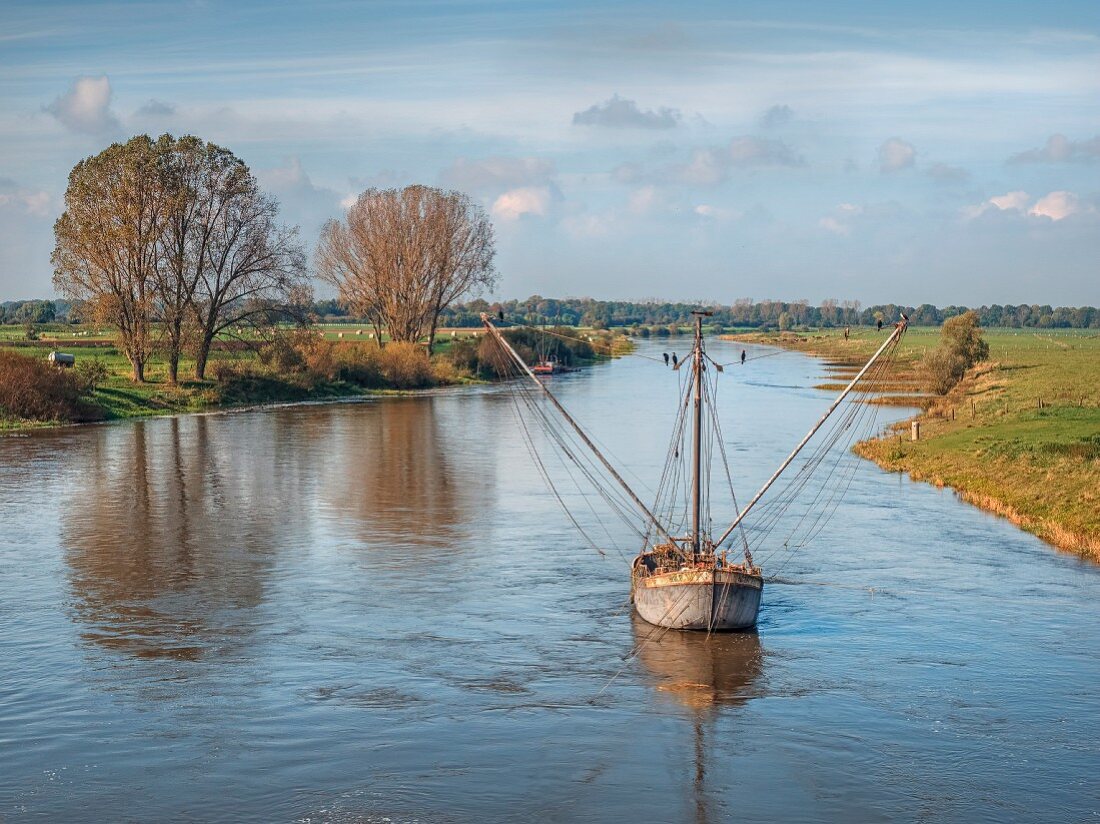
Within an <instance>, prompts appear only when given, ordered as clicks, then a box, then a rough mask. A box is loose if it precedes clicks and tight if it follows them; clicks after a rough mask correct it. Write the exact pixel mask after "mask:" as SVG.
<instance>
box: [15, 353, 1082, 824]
mask: <svg viewBox="0 0 1100 824" xmlns="http://www.w3.org/2000/svg"><path fill="white" fill-rule="evenodd" d="M676 347H679V348H680V349H681V350H686V349H687V347H688V343H687V341H686V340H683V339H681V340H677V341H673V342H671V343H667V342H666V343H665V344H664V348H666V349H671V348H676ZM660 351H661V348H660V345H659V344H656V343H653V344H649V343H647V344H643V345H642V347H641V349H640V350H639V352H640V353H641V354H650V355H653V354H659V352H660ZM711 351H712V354H714V355H715V357H716V358H718V359H719V360H726V361H732V360H734V357H735V355H737V354H739V353H740V347H735V346H734V345H732V344H722V343H714V344H712V347H711ZM764 353H765V352H764V350H751V354H753V355H759V354H764ZM821 371H822V370H821V366H820V364H819V363H817V362H815V361H813V360H810V359H808V358H806V357H803V356H801V355H798V354H794V353H787V354H783V355H779V356H776V357H768V358H759V359H756V360H750V361H749V363H748V364H746V366H745V367H743V368H742V367H739V366H738V367H732V368H730V369H729V370H727V373H726V374H725V375H724V376H723V377H722V382H721V383H720V386H721V393H722V394H721V397H720V398H719V402H720V404H721V405H722V406H721V408H722V413H721V414H722V422H723V429H724V431H725V434H726V439H727V441H728V444H729V449H730V455H731V462H732V469H733V472H734V474H735V477H736V481H737V485H738V491H739V493H740V494H741V495H742V496H744V497H747V496H748V495H749V494H751V492H752V491H753V490H754V489H755V487H756V486H757V485H759V483H760V482H762V481H763V479H764V478H766V477H767V475H768V474H769V473H770V471H771V470H772V469H773V468H774V467H775V466H776V465H777V464H778V463H779V461H780V460H781V459H782V457H783V456H784V455H785V454H786V452H787V450H788V449H789V448H790V447H791V446H792V445H793V444H794V443H795V442H796V441H797V439H798V437H800V436H801V434H802V433H803V432H804V431H805V430H806V429H807V428H808V427H809V425H810V423H812V422H813V420H815V419H816V417H817V416H818V415H819V414H820V412H821V411H822V410H823V408H824V405H825V403H826V402H827V400H828V397H829V396H828V395H827V394H825V393H822V392H819V391H816V390H813V389H811V388H809V387H811V386H812V385H813V384H814V383H816V382H818V381H819V380H820V379H821ZM678 380H680V376H679V375H678V374H677V373H672V372H671V371H668V370H665V369H664V367H663V366H661V365H658V364H657V363H655V362H653V361H651V360H647V359H645V358H636V357H628V358H623V359H621V360H617V361H615V362H612V363H608V364H603V365H599V366H597V367H594V368H591V369H588V370H585V371H582V372H578V373H575V374H571V375H567V376H562V377H556V378H554V379H553V381H554V383H553V386H554V387H555V389H556V390H557V391H558V392H559V394H560V396H561V397H562V399H563V401H564V402H565V403H566V405H567V406H568V407H569V408H570V409H571V410H573V411H574V412H575V413H576V414H577V416H578V417H579V418H580V420H582V421H583V422H584V423H585V424H586V425H587V426H588V427H589V428H590V429H591V431H592V432H593V433H595V435H596V436H597V437H598V438H599V439H600V441H601V442H602V443H603V444H605V445H606V446H607V448H608V449H609V450H610V452H611V453H613V454H614V455H616V456H617V457H618V458H619V459H620V460H621V463H622V464H623V465H624V466H625V467H626V470H627V474H628V477H629V478H631V479H634V478H639V479H641V480H640V481H639V487H640V488H641V489H642V491H643V496H648V494H649V492H650V491H651V488H652V487H653V486H654V485H655V484H656V480H657V476H658V474H659V472H660V466H661V464H662V462H663V459H664V456H665V450H666V447H667V434H668V431H669V429H670V427H671V421H672V417H673V414H674V406H675V403H676V400H675V399H676V393H677V381H678ZM508 392H509V390H508V389H507V388H506V387H499V386H496V387H485V388H467V389H458V390H448V391H443V392H438V393H434V394H428V395H424V396H420V397H412V398H382V399H377V400H372V401H368V402H363V403H348V404H333V405H325V406H299V407H288V408H281V409H269V410H260V411H251V412H240V413H234V414H219V415H208V416H194V417H183V418H174V419H160V420H150V421H144V422H136V423H123V424H118V425H108V426H94V427H80V428H72V429H65V430H54V431H44V432H38V433H33V434H31V435H29V436H15V437H5V438H0V667H2V669H0V821H4V822H15V821H23V820H28V821H30V820H42V821H77V820H79V821H112V822H115V821H185V820H186V821H194V820H201V821H256V822H274V821H288V822H320V821H334V822H359V821H364V822H494V821H531V820H538V821H561V822H572V821H624V822H673V821H692V822H718V821H733V820H739V821H776V820H784V821H808V822H809V821H835V822H849V821H861V822H862V821H866V822H874V821H922V822H940V821H943V822H949V821H952V822H953V821H966V822H975V821H1050V822H1070V821H1089V822H1092V821H1100V569H1098V568H1097V567H1095V566H1092V565H1089V564H1086V563H1084V562H1081V561H1079V560H1077V559H1075V558H1073V557H1070V556H1067V555H1064V554H1059V553H1058V552H1056V551H1054V550H1052V549H1051V548H1050V547H1048V546H1046V545H1044V544H1043V543H1041V542H1040V541H1038V540H1037V539H1035V538H1034V537H1032V536H1030V535H1027V534H1025V533H1022V532H1019V531H1017V530H1016V529H1015V528H1013V527H1012V526H1011V525H1009V524H1008V523H1006V522H1004V521H1001V520H998V519H997V518H995V517H993V516H990V515H987V514H984V513H982V512H980V511H978V510H976V509H974V508H971V507H969V506H966V505H964V504H961V503H959V502H958V501H957V500H956V499H955V497H954V496H953V495H952V493H951V492H950V491H947V490H937V489H934V488H932V487H929V486H925V485H920V484H914V483H911V482H910V481H908V480H907V479H905V478H903V477H900V476H897V475H890V474H886V473H884V472H882V471H880V470H879V469H878V468H877V467H875V466H874V465H873V464H871V463H867V462H860V463H861V465H860V467H859V470H858V472H857V473H856V475H855V480H854V481H853V483H852V485H851V488H850V489H849V490H848V494H847V497H846V499H845V503H844V504H843V506H842V507H841V508H840V510H839V512H838V513H837V516H836V517H835V518H834V519H833V520H832V522H831V523H830V524H829V526H828V527H827V528H826V529H825V531H824V532H822V534H821V535H820V537H819V538H818V539H817V541H816V542H815V544H814V545H813V546H811V547H807V548H804V549H802V550H800V551H799V552H797V553H795V554H794V555H793V556H792V557H791V558H790V559H789V560H787V561H785V562H784V564H783V566H782V568H781V571H780V570H777V569H776V568H775V567H773V568H772V569H769V568H768V566H767V564H765V574H769V573H771V574H777V572H778V574H779V580H775V581H771V582H769V583H768V584H767V585H766V586H765V590H764V602H763V607H762V609H761V615H760V623H759V628H758V631H757V632H756V633H751V634H739V635H725V636H723V635H714V636H711V637H709V638H708V637H706V636H705V635H685V634H679V633H669V634H667V635H665V636H663V637H662V638H661V640H660V641H659V642H655V643H643V644H642V647H641V651H640V653H639V654H638V655H637V656H636V657H633V658H631V657H630V653H631V651H632V650H633V648H634V646H635V644H636V643H638V642H639V641H640V640H642V639H644V638H645V637H646V636H647V634H648V633H649V628H648V627H647V626H646V625H644V624H641V623H639V622H637V621H636V619H633V618H632V616H631V613H630V609H629V605H628V604H627V596H628V591H629V572H628V561H629V558H630V557H631V555H632V554H633V553H634V552H635V551H636V550H637V546H636V544H635V542H634V541H633V540H632V535H631V533H630V532H629V530H627V529H626V528H625V526H623V525H621V524H620V523H619V522H618V521H617V520H615V519H613V518H612V517H610V516H609V515H608V513H607V512H606V511H605V510H604V509H602V508H601V506H600V504H601V501H600V499H599V498H597V497H593V496H589V498H587V499H582V497H581V495H580V493H579V492H577V490H575V489H574V490H573V493H572V495H571V496H567V497H569V498H570V502H571V503H573V504H576V506H574V507H573V510H574V514H575V515H576V517H577V518H578V520H579V521H580V522H581V524H582V526H584V527H585V529H586V530H587V531H588V532H589V534H591V535H592V536H593V537H594V538H597V539H599V541H600V543H601V547H602V548H603V549H604V550H605V551H606V556H601V555H599V554H598V553H596V552H595V551H594V550H593V549H592V548H591V547H590V546H589V545H588V544H587V543H586V542H585V541H584V539H583V538H582V537H581V536H580V535H579V534H578V533H577V532H576V531H575V530H574V529H573V527H572V526H571V525H570V524H569V522H568V520H567V519H566V517H565V516H564V515H563V513H562V511H561V509H560V508H559V506H558V503H557V502H556V501H555V500H554V498H553V496H551V495H550V494H548V493H547V491H546V489H545V487H544V486H543V482H542V480H541V479H540V477H539V476H538V474H537V473H536V472H535V471H533V468H532V464H531V460H530V456H529V455H528V453H527V450H526V448H525V446H524V443H523V441H522V439H521V437H520V434H519V431H518V429H517V426H516V421H515V411H514V408H513V404H512V402H511V400H510V399H509V394H508ZM902 414H904V413H903V412H899V411H897V410H892V411H883V413H882V420H885V419H886V417H888V416H893V417H898V416H900V415H902ZM547 448H549V447H547ZM845 460H851V461H857V460H858V459H857V458H855V457H854V456H849V457H847V458H845ZM585 500H587V501H588V503H591V507H590V508H589V506H588V505H587V504H586V503H585Z"/></svg>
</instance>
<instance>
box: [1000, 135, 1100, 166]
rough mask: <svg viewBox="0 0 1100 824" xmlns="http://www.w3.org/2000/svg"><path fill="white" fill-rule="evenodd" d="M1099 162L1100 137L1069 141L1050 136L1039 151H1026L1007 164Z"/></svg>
mask: <svg viewBox="0 0 1100 824" xmlns="http://www.w3.org/2000/svg"><path fill="white" fill-rule="evenodd" d="M1090 160H1100V135H1097V136H1096V137H1093V138H1090V139H1089V140H1070V139H1069V138H1068V137H1066V136H1065V135H1064V134H1052V135H1051V136H1050V137H1048V138H1047V142H1046V145H1045V146H1043V148H1041V149H1028V150H1027V151H1026V152H1020V153H1019V154H1015V155H1013V156H1012V157H1010V158H1009V159H1008V162H1009V163H1083V162H1088V161H1090Z"/></svg>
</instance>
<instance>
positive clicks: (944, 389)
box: [924, 310, 989, 395]
mask: <svg viewBox="0 0 1100 824" xmlns="http://www.w3.org/2000/svg"><path fill="white" fill-rule="evenodd" d="M988 357H989V344H988V343H986V341H985V340H984V339H983V338H982V328H981V325H980V324H979V322H978V313H977V312H975V311H974V310H970V311H967V312H964V313H963V314H961V315H958V316H956V317H953V318H949V319H948V320H946V321H944V324H943V328H942V329H941V330H940V345H939V346H938V347H937V348H936V349H933V350H932V351H931V352H929V353H928V355H926V356H925V359H924V367H925V372H926V375H927V381H928V387H929V389H930V390H931V391H933V392H935V393H936V394H937V395H946V394H947V393H948V392H950V391H951V389H952V387H954V386H955V385H956V384H957V383H958V382H959V381H961V380H962V378H963V376H964V375H965V374H966V370H968V369H969V368H970V367H972V366H973V365H974V364H976V363H978V362H979V361H983V360H986V359H987V358H988Z"/></svg>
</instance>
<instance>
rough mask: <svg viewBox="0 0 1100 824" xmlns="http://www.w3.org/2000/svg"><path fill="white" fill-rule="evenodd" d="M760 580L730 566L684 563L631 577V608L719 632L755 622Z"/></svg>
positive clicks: (674, 625)
mask: <svg viewBox="0 0 1100 824" xmlns="http://www.w3.org/2000/svg"><path fill="white" fill-rule="evenodd" d="M763 591H764V580H763V578H761V577H760V576H759V575H753V574H749V573H746V572H740V571H737V570H729V569H719V568H711V569H684V570H679V571H676V572H666V573H661V574H657V575H645V576H636V577H635V578H634V608H635V609H636V610H637V611H638V615H639V616H640V617H641V618H642V619H643V620H644V621H647V622H648V623H650V624H656V625H657V626H660V627H669V628H671V629H685V630H703V631H705V632H722V631H730V630H741V629H749V628H751V627H754V626H756V617H757V614H758V613H759V612H760V596H761V595H762V594H763Z"/></svg>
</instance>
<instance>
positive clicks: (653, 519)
mask: <svg viewBox="0 0 1100 824" xmlns="http://www.w3.org/2000/svg"><path fill="white" fill-rule="evenodd" d="M481 320H482V323H484V324H485V328H486V330H487V331H488V332H489V334H490V335H492V336H493V339H494V340H495V341H496V342H497V344H499V346H500V347H501V348H502V349H503V350H504V351H505V352H506V353H507V354H508V355H509V356H510V357H511V359H512V361H513V362H514V363H515V364H516V365H517V366H518V367H519V369H520V371H521V372H522V373H523V374H525V375H526V376H527V377H528V378H529V379H530V380H531V382H533V383H534V384H535V386H537V387H538V388H539V389H540V390H541V391H542V393H543V394H544V395H545V397H546V398H547V399H548V400H549V401H550V402H551V403H552V404H553V405H554V408H555V409H557V410H558V412H559V413H560V414H561V416H562V417H563V418H564V419H565V420H566V422H567V423H568V424H569V426H570V427H571V428H572V429H573V431H574V432H575V433H576V435H577V437H579V438H580V439H581V441H583V442H584V444H585V446H587V447H588V449H589V450H590V451H591V453H592V454H593V455H594V456H595V457H596V458H597V459H598V460H599V462H600V464H601V465H602V466H603V468H604V469H605V470H606V471H607V472H608V474H610V475H611V477H612V478H613V479H614V480H615V482H616V483H617V484H618V485H619V486H620V487H621V488H622V491H623V492H625V493H626V495H627V497H628V498H629V499H630V500H631V501H632V502H633V504H634V506H636V507H637V508H638V510H639V511H640V512H641V513H642V514H644V515H645V517H646V521H647V524H649V525H652V527H653V528H654V529H656V530H657V532H658V533H659V534H660V535H661V536H662V537H664V538H665V540H668V541H672V536H671V535H669V533H668V530H667V529H666V528H665V527H664V525H663V524H662V523H661V522H660V521H659V520H658V519H657V516H655V515H654V514H653V513H652V512H651V511H650V509H649V507H648V506H646V505H645V503H643V502H642V499H641V498H639V497H638V496H637V494H636V493H635V492H634V490H633V489H631V487H630V485H629V484H628V483H627V482H626V481H625V480H624V479H623V477H622V475H620V474H619V472H618V471H617V470H616V469H615V467H614V466H613V465H612V464H611V462H610V461H608V460H607V458H605V457H604V455H603V453H602V452H600V450H599V449H598V448H597V447H596V445H595V444H594V443H593V442H592V439H591V438H590V437H589V436H588V435H587V434H586V433H585V431H584V430H583V429H582V428H581V426H580V424H578V423H577V422H576V420H574V418H573V416H572V415H570V414H569V412H568V411H567V410H566V408H565V407H564V406H562V404H561V402H560V401H559V400H558V399H557V397H555V395H554V393H553V392H551V391H550V390H549V389H548V388H547V387H546V386H545V385H544V384H543V382H542V381H540V380H539V379H538V377H537V376H536V375H535V373H534V372H532V371H531V368H530V367H529V366H528V365H527V363H526V362H525V361H524V360H523V358H521V357H520V355H519V353H518V352H516V350H515V349H513V348H512V345H511V344H510V343H508V341H507V339H506V338H505V337H504V336H503V335H502V334H500V330H499V329H497V328H496V326H494V325H493V322H492V321H491V320H490V319H489V316H488V315H487V314H485V313H482V315H481ZM578 465H579V464H578Z"/></svg>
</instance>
